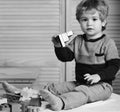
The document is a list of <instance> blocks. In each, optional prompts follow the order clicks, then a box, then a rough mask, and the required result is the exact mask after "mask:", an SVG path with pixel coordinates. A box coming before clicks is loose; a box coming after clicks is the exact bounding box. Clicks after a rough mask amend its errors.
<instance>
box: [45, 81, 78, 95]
mask: <svg viewBox="0 0 120 112" xmlns="http://www.w3.org/2000/svg"><path fill="white" fill-rule="evenodd" d="M76 85H77V84H76V82H74V81H70V82H62V83H51V84H48V85H47V86H46V87H45V89H47V90H49V91H50V92H51V93H53V94H55V95H61V94H63V93H66V92H71V91H73V90H74V88H75V87H76Z"/></svg>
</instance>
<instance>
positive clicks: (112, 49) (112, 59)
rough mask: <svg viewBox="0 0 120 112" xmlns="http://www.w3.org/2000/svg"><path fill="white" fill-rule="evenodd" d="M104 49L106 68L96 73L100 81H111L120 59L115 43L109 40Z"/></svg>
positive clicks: (119, 64)
mask: <svg viewBox="0 0 120 112" xmlns="http://www.w3.org/2000/svg"><path fill="white" fill-rule="evenodd" d="M105 48H106V50H105V60H106V67H105V69H104V70H102V71H101V72H99V73H98V74H99V75H100V77H101V80H102V81H104V80H113V79H114V78H115V75H116V73H117V72H118V70H119V67H120V58H119V54H118V50H117V47H116V45H115V42H114V41H113V40H112V39H110V41H108V42H107V43H106V47H105Z"/></svg>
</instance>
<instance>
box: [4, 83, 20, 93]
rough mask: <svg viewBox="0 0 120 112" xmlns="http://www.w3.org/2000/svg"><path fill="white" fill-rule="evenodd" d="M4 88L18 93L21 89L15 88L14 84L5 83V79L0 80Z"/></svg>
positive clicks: (9, 91)
mask: <svg viewBox="0 0 120 112" xmlns="http://www.w3.org/2000/svg"><path fill="white" fill-rule="evenodd" d="M2 86H3V88H4V90H5V91H6V92H8V93H20V91H21V89H18V88H16V87H15V86H13V85H11V84H9V83H7V82H6V81H4V82H2Z"/></svg>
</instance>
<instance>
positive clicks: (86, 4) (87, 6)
mask: <svg viewBox="0 0 120 112" xmlns="http://www.w3.org/2000/svg"><path fill="white" fill-rule="evenodd" d="M91 9H96V10H97V11H98V12H99V15H100V19H101V21H104V20H106V19H107V16H108V13H109V6H108V3H107V2H106V0H82V1H81V2H80V3H79V4H78V5H77V7H76V19H77V20H78V22H79V21H80V18H81V15H82V14H83V13H84V12H85V11H88V10H91ZM105 27H106V26H105ZM105 27H104V28H103V30H104V29H105Z"/></svg>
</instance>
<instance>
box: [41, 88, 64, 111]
mask: <svg viewBox="0 0 120 112" xmlns="http://www.w3.org/2000/svg"><path fill="white" fill-rule="evenodd" d="M40 94H41V96H42V98H43V99H44V100H45V101H47V102H48V103H49V108H50V109H52V110H54V111H58V110H62V107H63V101H62V100H61V99H60V98H59V97H58V96H55V95H54V94H52V93H51V92H50V91H48V90H46V89H44V90H40Z"/></svg>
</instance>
